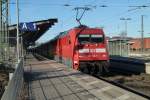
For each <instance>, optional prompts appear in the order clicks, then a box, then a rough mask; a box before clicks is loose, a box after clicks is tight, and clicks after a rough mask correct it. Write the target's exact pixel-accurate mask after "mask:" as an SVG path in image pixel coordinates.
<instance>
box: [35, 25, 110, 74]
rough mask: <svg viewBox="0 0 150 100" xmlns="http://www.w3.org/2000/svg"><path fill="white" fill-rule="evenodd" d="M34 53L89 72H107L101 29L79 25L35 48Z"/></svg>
mask: <svg viewBox="0 0 150 100" xmlns="http://www.w3.org/2000/svg"><path fill="white" fill-rule="evenodd" d="M34 51H35V52H36V53H38V54H41V55H43V56H45V57H48V58H53V59H54V60H56V61H58V62H61V63H63V64H65V65H67V66H69V67H72V68H73V69H77V70H81V71H85V72H88V73H91V74H101V73H103V72H107V71H108V68H109V54H108V50H107V41H106V37H105V34H104V32H103V29H100V28H89V27H87V26H84V25H82V26H79V27H75V28H73V29H70V30H69V31H65V32H61V33H60V34H59V35H58V36H56V37H55V38H54V39H52V40H50V41H49V42H47V43H45V44H42V45H40V46H38V47H36V48H35V50H34Z"/></svg>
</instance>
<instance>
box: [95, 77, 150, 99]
mask: <svg viewBox="0 0 150 100" xmlns="http://www.w3.org/2000/svg"><path fill="white" fill-rule="evenodd" d="M96 77H97V78H99V79H101V80H103V81H105V82H108V83H110V84H113V85H115V86H118V87H120V88H123V89H125V90H128V91H130V92H133V93H135V94H138V95H140V96H142V97H144V98H147V99H150V96H148V95H145V94H144V93H142V92H139V91H137V90H135V89H133V88H131V87H128V86H125V85H123V84H121V83H119V82H116V81H112V80H109V79H106V78H104V77H102V76H96Z"/></svg>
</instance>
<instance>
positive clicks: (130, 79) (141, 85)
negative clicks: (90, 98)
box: [103, 72, 150, 96]
mask: <svg viewBox="0 0 150 100" xmlns="http://www.w3.org/2000/svg"><path fill="white" fill-rule="evenodd" d="M103 78H105V79H107V80H110V81H115V82H117V83H120V84H122V85H124V86H127V87H129V88H131V89H134V90H136V91H139V92H141V93H143V94H145V95H147V96H150V75H148V74H143V73H142V74H139V75H135V74H132V75H121V74H116V73H112V72H111V74H109V75H107V76H103Z"/></svg>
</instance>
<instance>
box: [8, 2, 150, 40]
mask: <svg viewBox="0 0 150 100" xmlns="http://www.w3.org/2000/svg"><path fill="white" fill-rule="evenodd" d="M15 2H16V0H10V24H16V21H17V17H16V4H15ZM65 4H68V5H70V6H64V5H65ZM102 5H106V6H107V7H101V6H102ZM143 5H146V6H148V7H145V8H144V7H143V8H141V9H136V8H137V6H143ZM84 6H88V7H90V8H91V10H89V11H87V12H86V13H85V14H84V16H83V18H82V19H81V22H82V24H85V25H87V26H89V27H103V30H104V32H105V34H106V36H109V37H112V36H119V34H120V33H121V32H123V31H125V21H124V20H120V19H121V18H130V19H131V20H128V21H127V36H129V37H140V36H141V33H140V31H141V15H144V37H150V13H149V12H150V0H19V21H20V22H31V21H38V20H45V19H50V18H57V19H58V23H56V24H55V25H54V26H52V27H51V28H50V29H49V30H48V31H47V32H46V33H45V34H44V35H43V36H42V37H41V38H40V39H39V40H38V42H46V41H48V40H50V39H52V38H53V37H55V36H56V35H57V34H59V32H63V31H66V30H69V29H71V28H73V27H76V26H78V23H77V22H76V20H75V18H76V17H75V16H76V11H75V10H74V8H75V7H84ZM93 6H94V7H93ZM134 9H135V10H134Z"/></svg>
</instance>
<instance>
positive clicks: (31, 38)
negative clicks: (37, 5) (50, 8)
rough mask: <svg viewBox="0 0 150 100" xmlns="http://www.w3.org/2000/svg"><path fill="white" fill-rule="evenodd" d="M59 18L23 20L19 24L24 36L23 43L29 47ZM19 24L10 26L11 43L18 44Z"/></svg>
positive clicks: (21, 33)
mask: <svg viewBox="0 0 150 100" xmlns="http://www.w3.org/2000/svg"><path fill="white" fill-rule="evenodd" d="M57 22H58V20H57V19H47V20H40V21H34V22H23V23H20V24H19V30H20V34H19V35H20V37H22V38H23V43H24V45H25V46H26V47H27V46H29V45H32V44H34V43H35V41H36V40H38V39H39V38H40V37H41V36H42V35H43V34H44V33H45V32H46V31H47V30H49V28H51V27H52V25H54V24H55V23H57ZM16 27H17V25H16V24H14V25H10V26H9V37H10V39H9V41H10V44H12V45H14V44H16V33H17V30H16V29H17V28H16Z"/></svg>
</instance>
